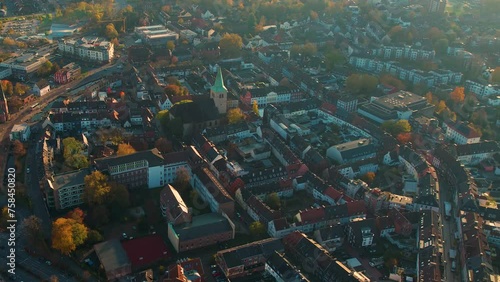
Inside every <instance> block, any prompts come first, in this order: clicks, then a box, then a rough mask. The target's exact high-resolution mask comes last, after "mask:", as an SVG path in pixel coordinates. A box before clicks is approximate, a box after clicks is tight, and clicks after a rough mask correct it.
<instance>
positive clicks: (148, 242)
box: [122, 235, 171, 268]
mask: <svg viewBox="0 0 500 282" xmlns="http://www.w3.org/2000/svg"><path fill="white" fill-rule="evenodd" d="M122 246H123V249H125V252H126V253H127V256H128V258H129V260H130V262H131V263H132V267H133V268H138V267H141V266H145V265H149V264H151V263H153V262H155V261H158V260H160V259H164V258H169V257H170V256H171V252H170V251H169V250H168V248H167V245H165V242H164V241H163V239H162V238H161V236H160V235H151V236H145V237H141V238H137V239H132V240H128V241H124V242H123V243H122Z"/></svg>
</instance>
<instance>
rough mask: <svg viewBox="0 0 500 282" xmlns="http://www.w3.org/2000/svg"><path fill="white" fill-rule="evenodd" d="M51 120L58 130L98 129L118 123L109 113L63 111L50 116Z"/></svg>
mask: <svg viewBox="0 0 500 282" xmlns="http://www.w3.org/2000/svg"><path fill="white" fill-rule="evenodd" d="M50 121H51V122H52V124H53V125H54V129H55V130H56V131H57V132H67V131H73V130H76V131H81V130H89V129H98V128H103V127H110V126H112V125H114V124H116V125H118V124H117V120H116V119H112V118H111V117H110V116H109V114H103V113H95V114H76V113H61V114H53V115H51V116H50Z"/></svg>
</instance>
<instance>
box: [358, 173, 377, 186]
mask: <svg viewBox="0 0 500 282" xmlns="http://www.w3.org/2000/svg"><path fill="white" fill-rule="evenodd" d="M361 180H363V181H364V182H366V183H367V184H371V183H373V181H375V172H371V171H369V172H367V173H366V174H365V175H363V176H361Z"/></svg>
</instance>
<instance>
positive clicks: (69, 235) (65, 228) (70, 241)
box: [52, 218, 88, 255]
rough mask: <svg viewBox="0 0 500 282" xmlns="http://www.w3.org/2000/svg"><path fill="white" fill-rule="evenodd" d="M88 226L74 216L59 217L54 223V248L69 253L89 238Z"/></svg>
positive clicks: (65, 253)
mask: <svg viewBox="0 0 500 282" xmlns="http://www.w3.org/2000/svg"><path fill="white" fill-rule="evenodd" d="M87 234H88V231H87V227H86V226H85V225H83V224H82V223H79V222H77V221H76V220H74V219H72V218H58V219H57V220H56V221H54V223H52V248H54V249H56V250H58V251H60V252H61V253H62V254H64V255H69V254H70V253H71V252H73V251H74V250H76V247H78V246H80V245H82V244H83V243H84V242H85V240H86V239H87Z"/></svg>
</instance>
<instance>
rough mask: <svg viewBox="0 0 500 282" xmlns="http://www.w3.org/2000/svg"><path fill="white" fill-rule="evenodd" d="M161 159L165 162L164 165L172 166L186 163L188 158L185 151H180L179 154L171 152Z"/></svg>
mask: <svg viewBox="0 0 500 282" xmlns="http://www.w3.org/2000/svg"><path fill="white" fill-rule="evenodd" d="M163 159H164V160H165V164H174V163H180V162H187V160H188V157H187V154H186V152H185V151H181V152H172V153H168V154H164V155H163Z"/></svg>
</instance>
